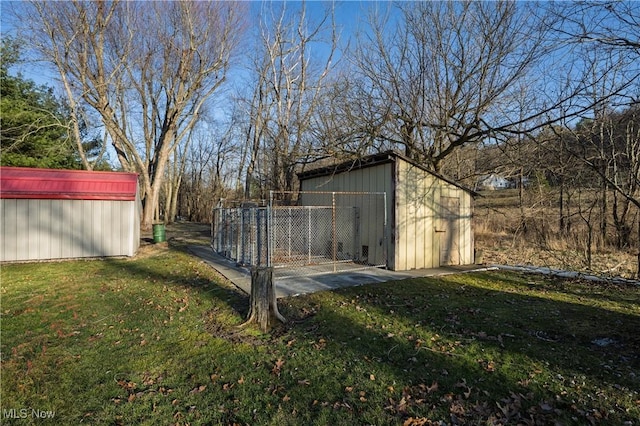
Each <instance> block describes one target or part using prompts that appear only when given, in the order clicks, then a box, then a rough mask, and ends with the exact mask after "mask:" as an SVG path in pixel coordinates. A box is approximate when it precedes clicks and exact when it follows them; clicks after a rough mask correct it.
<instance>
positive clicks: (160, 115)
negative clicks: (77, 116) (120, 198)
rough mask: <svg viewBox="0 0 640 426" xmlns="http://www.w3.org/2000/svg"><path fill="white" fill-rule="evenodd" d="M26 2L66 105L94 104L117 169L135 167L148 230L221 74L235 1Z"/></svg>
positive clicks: (234, 26)
mask: <svg viewBox="0 0 640 426" xmlns="http://www.w3.org/2000/svg"><path fill="white" fill-rule="evenodd" d="M24 9H25V10H24V11H22V17H23V24H24V25H25V26H26V27H27V28H28V30H29V32H28V34H29V35H30V36H31V38H32V42H33V43H32V44H33V46H34V47H35V48H36V49H37V50H38V52H39V53H40V54H41V55H42V57H43V58H44V59H46V60H48V61H50V62H51V63H53V64H54V65H55V67H56V68H57V70H58V72H59V74H60V77H61V79H62V82H63V85H64V87H65V89H66V93H67V96H68V98H69V102H70V105H71V106H72V108H74V106H75V105H79V104H81V103H85V104H86V105H89V106H90V107H91V108H92V109H93V110H95V111H96V112H97V113H98V114H99V115H100V117H101V119H102V124H103V125H104V127H105V129H106V132H107V133H108V135H109V138H110V141H111V144H112V146H113V147H114V149H115V151H116V153H117V156H118V159H119V161H120V163H121V165H122V167H123V168H124V169H125V170H129V171H135V172H137V173H139V174H140V179H141V184H142V191H143V202H144V209H143V216H142V227H143V228H146V229H148V228H149V227H150V226H151V224H152V222H153V220H154V211H157V207H158V200H159V196H160V192H161V189H162V184H163V180H164V178H165V169H166V167H167V164H168V162H169V159H170V155H171V153H172V152H173V151H174V150H175V149H176V148H177V147H178V146H179V145H180V143H181V142H182V141H183V140H184V139H185V138H186V137H187V135H188V134H189V132H190V131H191V129H192V128H193V127H194V126H195V124H196V123H197V121H198V118H199V116H200V113H201V110H202V108H203V106H204V105H205V103H206V102H207V100H208V99H209V98H210V97H211V95H212V94H213V93H214V92H216V90H218V88H219V87H220V85H221V84H222V83H223V81H224V80H225V76H226V72H227V70H228V69H229V66H230V62H231V59H232V55H233V52H234V49H235V47H236V45H237V43H238V38H239V36H240V35H241V33H242V28H243V24H242V13H241V12H242V6H238V5H237V4H236V3H227V2H121V1H109V2H83V1H75V0H74V1H70V2H62V3H57V2H56V3H52V2H33V3H31V4H30V7H25V8H24ZM156 219H157V217H156Z"/></svg>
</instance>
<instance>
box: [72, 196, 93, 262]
mask: <svg viewBox="0 0 640 426" xmlns="http://www.w3.org/2000/svg"><path fill="white" fill-rule="evenodd" d="M91 203H92V201H87V200H82V201H81V208H80V211H81V213H80V214H81V216H80V229H81V232H80V235H81V236H82V240H81V241H79V242H78V243H79V244H78V245H77V246H76V248H78V249H79V251H80V254H79V256H80V257H87V256H92V255H93V254H94V252H95V250H94V247H93V227H92V223H93V221H94V217H93V215H94V212H93V210H92V206H91Z"/></svg>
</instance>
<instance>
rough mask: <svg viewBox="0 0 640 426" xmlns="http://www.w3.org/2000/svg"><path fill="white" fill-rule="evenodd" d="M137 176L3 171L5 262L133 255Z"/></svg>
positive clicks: (0, 218)
mask: <svg viewBox="0 0 640 426" xmlns="http://www.w3.org/2000/svg"><path fill="white" fill-rule="evenodd" d="M140 209H141V205H140V198H139V195H138V176H137V174H135V173H121V172H93V171H84V170H53V169H35V168H24V167H0V222H1V228H0V261H2V262H15V261H38V260H52V259H72V258H81V257H106V256H133V255H134V254H135V253H136V251H137V250H138V247H139V246H140Z"/></svg>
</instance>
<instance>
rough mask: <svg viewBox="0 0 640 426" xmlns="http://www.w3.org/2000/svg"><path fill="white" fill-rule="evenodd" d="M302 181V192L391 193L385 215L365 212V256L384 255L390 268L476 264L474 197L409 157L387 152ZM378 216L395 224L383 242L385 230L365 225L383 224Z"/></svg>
mask: <svg viewBox="0 0 640 426" xmlns="http://www.w3.org/2000/svg"><path fill="white" fill-rule="evenodd" d="M298 177H299V179H300V190H301V191H342V192H354V193H360V192H370V193H374V192H376V193H386V194H387V201H386V202H385V203H384V209H386V211H380V210H381V208H375V209H372V208H364V209H362V208H361V209H360V210H361V211H360V214H361V215H362V216H363V219H364V220H363V222H364V224H365V225H363V226H362V227H361V228H362V229H360V233H361V234H362V236H361V239H362V240H363V241H365V243H363V246H362V247H361V251H362V253H361V255H362V256H364V257H369V258H373V257H377V256H379V254H378V253H383V252H384V253H386V256H385V258H386V259H387V267H388V268H389V269H393V270H396V271H406V270H411V269H421V268H435V267H438V266H443V265H467V264H473V263H474V250H473V248H474V238H473V227H472V216H473V196H474V195H475V193H474V192H473V191H472V190H470V189H468V188H465V187H463V186H462V185H460V184H458V183H456V182H453V181H451V180H449V179H447V178H445V177H443V176H440V175H438V174H437V173H434V172H432V171H430V170H428V169H427V168H425V167H422V166H421V165H419V164H417V163H415V162H414V161H412V160H410V159H409V158H407V157H404V156H402V155H400V154H398V153H395V152H385V153H380V154H375V155H370V156H367V157H364V158H360V159H358V160H355V161H349V162H345V163H341V164H337V165H333V166H328V167H323V168H319V169H313V170H309V171H305V172H303V173H300V174H299V175H298ZM303 204H304V202H303ZM355 206H356V207H361V206H357V205H355ZM377 215H386V220H385V222H386V221H387V220H388V222H389V224H390V226H388V227H386V229H385V231H384V232H385V233H386V235H384V236H383V237H380V235H379V234H380V232H381V231H380V230H373V229H371V230H369V229H367V226H366V223H377V222H379V221H378V220H376V216H377ZM367 218H369V219H367ZM367 233H368V234H370V235H369V236H370V238H368V239H367Z"/></svg>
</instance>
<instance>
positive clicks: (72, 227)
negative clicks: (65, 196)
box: [60, 200, 80, 258]
mask: <svg viewBox="0 0 640 426" xmlns="http://www.w3.org/2000/svg"><path fill="white" fill-rule="evenodd" d="M60 207H61V213H60V223H61V227H62V229H63V234H62V247H61V254H60V256H61V257H63V258H69V257H77V256H76V250H75V248H74V245H75V244H77V243H76V241H79V240H80V238H79V236H78V235H77V234H78V232H79V226H77V223H76V221H74V215H75V216H77V215H78V212H79V210H78V209H79V208H80V201H78V200H69V201H67V202H64V203H61V206H60Z"/></svg>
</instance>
